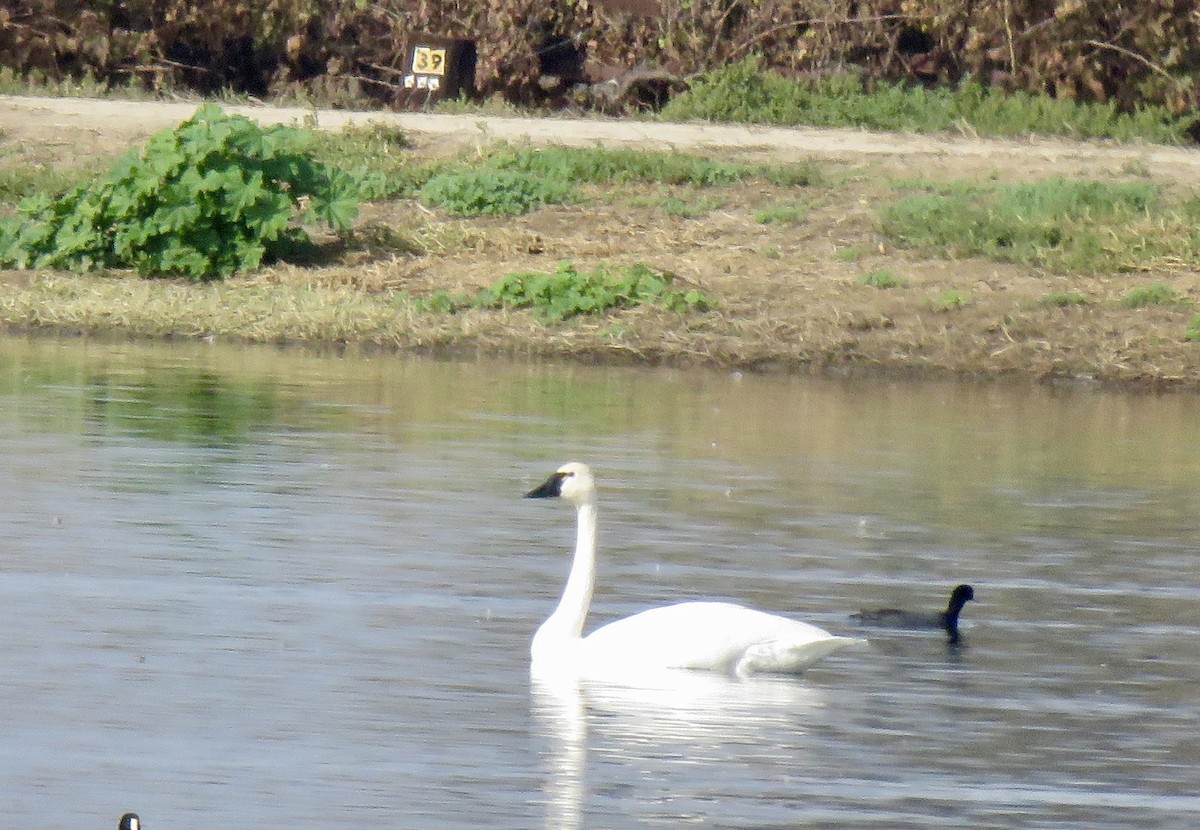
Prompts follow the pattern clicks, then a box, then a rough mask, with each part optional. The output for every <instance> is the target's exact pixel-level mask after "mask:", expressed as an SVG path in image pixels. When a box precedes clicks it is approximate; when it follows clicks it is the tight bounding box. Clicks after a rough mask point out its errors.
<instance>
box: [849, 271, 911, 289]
mask: <svg viewBox="0 0 1200 830" xmlns="http://www.w3.org/2000/svg"><path fill="white" fill-rule="evenodd" d="M857 280H858V282H859V283H860V284H862V285H867V286H870V287H871V288H880V289H886V288H903V287H904V286H906V285H908V282H907V281H906V280H904V279H902V278H900V277H897V276H896V275H895V274H893V273H892V272H891V271H889V270H887V269H886V268H883V269H880V270H878V271H868V272H867V273H865V274H859V275H858V277H857Z"/></svg>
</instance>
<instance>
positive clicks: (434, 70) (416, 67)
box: [412, 46, 446, 75]
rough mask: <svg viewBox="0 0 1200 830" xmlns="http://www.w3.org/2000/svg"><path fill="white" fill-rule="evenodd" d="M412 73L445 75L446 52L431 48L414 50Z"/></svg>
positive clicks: (424, 47) (420, 47)
mask: <svg viewBox="0 0 1200 830" xmlns="http://www.w3.org/2000/svg"><path fill="white" fill-rule="evenodd" d="M412 71H413V72H414V73H416V74H418V75H445V74H446V50H445V49H434V48H433V47H431V46H418V47H416V48H415V49H413V62H412Z"/></svg>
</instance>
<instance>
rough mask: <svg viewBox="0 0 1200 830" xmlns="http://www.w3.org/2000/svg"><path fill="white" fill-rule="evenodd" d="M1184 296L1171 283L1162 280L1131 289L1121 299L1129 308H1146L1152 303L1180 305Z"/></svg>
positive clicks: (1122, 303)
mask: <svg viewBox="0 0 1200 830" xmlns="http://www.w3.org/2000/svg"><path fill="white" fill-rule="evenodd" d="M1182 301H1183V297H1181V296H1180V294H1179V292H1178V291H1176V290H1175V289H1174V288H1172V287H1171V286H1169V285H1163V284H1162V283H1161V282H1155V283H1151V284H1150V285H1142V286H1138V287H1137V288H1135V289H1133V290H1132V291H1130V292H1129V293H1128V294H1126V295H1125V296H1124V298H1122V300H1121V305H1123V306H1126V307H1127V308H1146V307H1147V306H1152V305H1179V304H1180V303H1181V302H1182Z"/></svg>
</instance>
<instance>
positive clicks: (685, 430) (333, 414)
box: [0, 337, 1200, 537]
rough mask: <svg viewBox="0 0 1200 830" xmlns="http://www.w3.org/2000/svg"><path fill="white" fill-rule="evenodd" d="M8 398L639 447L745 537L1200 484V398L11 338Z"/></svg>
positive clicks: (161, 423)
mask: <svg viewBox="0 0 1200 830" xmlns="http://www.w3.org/2000/svg"><path fill="white" fill-rule="evenodd" d="M51 398H52V399H53V401H52V402H48V401H49V399H51ZM0 399H2V403H3V409H4V414H3V416H0V417H3V419H4V420H6V421H8V422H9V423H11V424H14V425H17V426H18V427H19V428H21V429H26V430H33V431H45V432H51V433H53V432H62V433H74V434H83V435H89V434H103V435H105V436H107V437H109V438H120V437H122V436H127V437H129V438H131V439H140V440H153V441H168V442H182V443H186V444H190V445H198V446H217V447H231V446H238V445H241V444H245V443H248V442H252V441H255V440H256V436H259V435H261V434H263V433H269V432H281V431H296V430H305V431H309V430H315V431H329V432H337V433H343V434H362V433H369V434H372V435H376V436H379V437H380V438H382V439H384V440H387V441H390V442H392V443H394V444H397V445H404V444H407V443H411V442H421V443H422V444H423V445H430V444H436V443H438V442H445V443H447V444H454V443H462V442H466V443H470V442H485V443H489V445H490V446H493V447H496V448H497V452H500V453H502V454H506V455H507V456H508V457H509V462H508V463H510V464H511V465H513V466H515V467H518V468H519V469H521V470H522V471H533V472H541V471H542V470H543V469H544V467H545V466H546V465H552V464H554V465H556V464H558V463H560V462H561V461H564V460H567V457H568V456H571V457H580V458H582V459H584V460H588V461H591V462H592V463H593V464H594V465H595V466H596V467H597V468H598V470H600V471H604V472H609V471H608V470H607V469H606V467H608V466H609V463H610V458H615V457H617V456H620V455H624V454H626V450H627V449H628V448H631V447H637V448H638V453H639V456H640V457H641V458H643V459H648V460H647V461H644V462H643V463H644V464H649V465H651V466H652V467H655V468H656V469H653V470H650V471H643V472H641V473H639V479H640V480H639V484H638V486H642V487H645V486H647V482H652V481H655V480H659V481H661V482H662V483H661V488H662V489H661V490H657V491H654V492H649V493H647V494H646V497H647V498H650V499H656V500H659V501H661V502H663V503H666V504H668V505H669V506H670V507H672V509H677V510H680V511H683V512H685V513H691V514H694V515H696V516H703V517H707V518H709V519H712V520H725V519H728V521H730V522H734V523H747V524H752V523H759V522H762V521H764V519H763V518H762V517H760V516H757V515H756V514H755V512H754V510H753V509H750V508H747V506H746V504H745V502H746V501H747V500H750V501H753V497H754V494H755V491H756V488H759V489H766V488H770V489H773V490H775V491H778V490H780V489H783V490H785V491H787V492H790V493H792V494H794V496H795V501H796V512H797V514H798V515H801V516H803V515H806V514H811V515H814V516H815V515H819V514H824V513H829V512H831V511H841V512H844V513H851V514H852V513H855V512H856V511H866V512H870V513H871V514H874V515H892V516H897V517H909V518H911V517H913V516H919V517H920V520H921V521H922V522H923V523H926V524H932V525H946V524H954V525H962V526H967V527H976V528H980V529H986V532H987V533H989V534H995V535H996V536H997V537H1000V536H1004V535H1011V534H1017V533H1038V532H1042V531H1046V532H1054V531H1055V525H1056V523H1061V524H1062V525H1063V526H1070V527H1079V526H1080V525H1081V524H1082V525H1084V526H1086V525H1088V524H1095V525H1097V526H1099V525H1104V526H1106V527H1109V528H1112V527H1118V528H1120V527H1121V526H1124V525H1128V527H1129V530H1130V532H1131V533H1132V532H1134V530H1135V528H1138V527H1142V526H1145V525H1146V524H1147V523H1151V524H1152V523H1154V522H1168V523H1169V522H1174V523H1176V524H1178V523H1179V522H1180V519H1179V517H1180V516H1191V515H1194V513H1195V510H1194V508H1195V498H1196V497H1195V482H1196V476H1197V471H1198V470H1200V415H1198V414H1197V412H1198V408H1197V405H1196V404H1197V401H1196V398H1195V397H1194V396H1190V395H1183V394H1172V395H1158V396H1156V395H1149V394H1142V393H1120V392H1112V391H1098V390H1089V389H1065V390H1055V389H1048V388H1045V387H1038V386H1000V385H991V386H983V385H971V384H955V383H932V382H921V383H918V382H891V381H883V380H869V379H854V380H836V379H821V378H795V377H779V376H771V377H751V376H747V377H741V376H731V375H729V374H726V373H722V372H713V371H685V370H669V369H631V368H617V367H587V366H561V365H549V364H538V363H514V362H498V361H490V360H474V361H460V362H439V361H435V360H429V359H416V358H406V357H403V356H399V355H394V354H384V353H369V354H357V355H346V354H333V353H331V354H314V353H310V352H304V351H299V350H283V349H271V348H263V347H255V348H250V347H237V346H226V345H221V344H192V343H188V344H149V345H147V344H128V343H99V342H95V341H89V340H85V339H67V340H52V339H39V338H18V337H6V338H3V339H2V340H0ZM48 413H49V414H48ZM607 481H608V482H612V484H611V486H613V487H619V486H621V484H620V483H619V482H618V481H614V480H613V478H612V477H610V478H608V479H607ZM731 490H732V491H735V494H734V495H731ZM735 502H740V503H738V504H735ZM1047 504H1050V505H1051V506H1052V507H1054V508H1055V509H1052V510H1047V509H1046V508H1047ZM1182 530H1184V531H1185V532H1186V533H1188V534H1194V533H1195V530H1194V529H1187V528H1184V529H1182Z"/></svg>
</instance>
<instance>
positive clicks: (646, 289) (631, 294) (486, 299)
mask: <svg viewBox="0 0 1200 830" xmlns="http://www.w3.org/2000/svg"><path fill="white" fill-rule="evenodd" d="M673 281H674V276H673V275H671V274H669V273H658V272H655V271H653V270H652V269H650V268H648V267H647V266H645V265H641V264H637V265H632V266H629V267H626V268H618V269H609V268H603V267H601V268H597V269H596V270H594V271H579V270H578V269H576V267H575V266H574V265H573V264H572V263H570V262H563V263H560V264H559V266H558V268H557V269H556V270H555V271H552V272H550V273H544V272H518V273H513V274H509V275H507V276H506V277H504V278H503V279H501V280H500V281H499V282H497V283H496V284H495V285H493V286H492V287H491V288H489V289H488V290H487V291H485V292H483V293H482V294H480V295H479V297H477V298H476V300H475V304H476V305H478V306H480V307H484V308H529V309H532V310H533V311H534V313H535V314H537V315H538V316H539V317H541V318H543V319H546V320H565V319H567V318H569V317H574V316H575V315H578V314H603V313H604V312H606V311H609V310H611V309H617V308H632V307H634V306H638V305H654V306H659V307H661V308H666V309H669V310H671V311H680V312H683V311H705V310H707V309H709V308H710V307H711V306H712V302H711V301H710V300H709V299H708V298H707V297H706V296H705V295H704V294H703V293H702V292H700V291H697V290H695V289H689V290H686V291H681V290H679V289H675V288H672V287H671V284H672V282H673Z"/></svg>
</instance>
